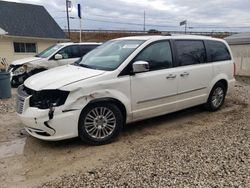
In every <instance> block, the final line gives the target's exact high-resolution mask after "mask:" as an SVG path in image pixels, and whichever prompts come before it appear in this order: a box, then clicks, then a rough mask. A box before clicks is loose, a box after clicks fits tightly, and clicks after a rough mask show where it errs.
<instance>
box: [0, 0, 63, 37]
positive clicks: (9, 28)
mask: <svg viewBox="0 0 250 188" xmlns="http://www.w3.org/2000/svg"><path fill="white" fill-rule="evenodd" d="M0 28H1V29H2V30H4V31H6V32H7V33H8V35H9V36H23V37H38V38H49V39H66V36H65V34H64V32H63V31H62V29H61V28H60V27H59V25H58V24H57V23H56V22H55V20H54V19H53V18H52V17H51V16H50V14H49V13H48V11H47V10H46V9H45V8H44V7H43V6H39V5H31V4H23V3H14V2H6V1H0Z"/></svg>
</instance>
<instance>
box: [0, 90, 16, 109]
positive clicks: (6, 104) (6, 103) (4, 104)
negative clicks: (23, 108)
mask: <svg viewBox="0 0 250 188" xmlns="http://www.w3.org/2000/svg"><path fill="white" fill-rule="evenodd" d="M11 92H12V97H11V98H9V99H0V114H6V113H12V112H15V106H16V104H15V100H16V97H15V96H16V89H12V91H11Z"/></svg>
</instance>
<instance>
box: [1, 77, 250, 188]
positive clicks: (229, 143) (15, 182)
mask: <svg viewBox="0 0 250 188" xmlns="http://www.w3.org/2000/svg"><path fill="white" fill-rule="evenodd" d="M13 92H14V95H13V98H12V99H8V100H1V101H0V112H1V113H0V120H1V121H0V124H1V126H0V133H1V137H0V181H1V186H2V187H101V186H102V187H103V186H124V187H127V186H129V187H167V186H169V187H185V186H186V187H250V175H249V174H250V139H249V138H250V116H249V114H250V106H249V103H250V85H249V84H247V83H243V82H237V84H236V86H235V88H234V91H233V92H232V93H230V94H229V95H228V96H227V98H226V101H225V104H224V106H223V107H222V109H221V110H219V111H218V112H213V113H211V112H207V111H205V110H203V109H202V108H200V107H195V108H191V109H187V110H184V111H181V112H176V113H173V114H169V115H165V116H161V117H157V118H153V119H149V120H145V121H141V122H137V123H134V124H130V125H126V127H125V128H124V130H123V132H122V133H121V135H120V136H119V137H118V139H116V140H115V142H113V143H111V144H109V145H104V146H98V147H97V146H95V147H94V146H88V145H85V144H83V143H82V142H81V141H80V140H79V139H71V140H66V141H60V142H45V141H40V140H37V139H35V138H32V137H30V136H28V135H27V134H26V133H25V131H24V130H23V125H22V124H21V122H20V121H19V119H18V118H17V116H16V114H15V113H14V103H15V101H14V96H15V91H14V90H13Z"/></svg>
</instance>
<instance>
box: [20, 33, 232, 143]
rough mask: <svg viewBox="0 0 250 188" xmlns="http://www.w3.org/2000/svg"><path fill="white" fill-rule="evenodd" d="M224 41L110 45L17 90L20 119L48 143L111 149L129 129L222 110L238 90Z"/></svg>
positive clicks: (162, 39) (144, 39) (171, 39)
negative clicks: (200, 108) (73, 141)
mask: <svg viewBox="0 0 250 188" xmlns="http://www.w3.org/2000/svg"><path fill="white" fill-rule="evenodd" d="M234 71H235V70H234V61H233V58H232V55H231V51H230V48H229V46H228V44H227V43H226V42H225V41H224V40H220V39H213V38H210V37H202V36H139V37H127V38H119V39H115V40H111V41H108V42H106V43H104V44H103V45H101V46H100V47H98V48H96V49H94V50H93V51H91V52H90V53H88V54H87V55H86V56H84V57H83V58H82V60H81V62H80V63H79V64H76V65H67V66H62V67H58V68H56V69H52V70H48V71H45V72H42V73H39V74H36V75H34V76H32V77H31V78H28V79H27V80H26V81H25V83H24V85H22V86H20V87H19V88H18V96H17V113H18V114H19V116H20V118H21V120H22V122H23V123H24V124H25V129H26V131H27V132H28V133H29V134H30V135H32V136H34V137H36V138H39V139H42V140H49V141H51V140H62V139H68V138H73V137H77V136H79V137H80V138H81V139H82V140H83V141H85V142H87V143H90V144H105V143H108V142H110V141H112V140H113V139H114V138H115V137H116V136H117V135H118V134H119V132H120V131H121V130H122V127H123V126H124V124H126V123H130V122H135V121H138V120H143V119H146V118H151V117H155V116H159V115H163V114H167V113H170V112H174V111H178V110H181V109H185V108H189V107H192V106H196V105H201V104H204V105H205V106H206V107H207V109H209V110H211V111H216V110H218V109H219V108H220V107H221V106H222V104H223V102H224V99H225V96H226V94H227V92H228V91H229V90H230V88H232V86H233V84H234V81H235V79H234Z"/></svg>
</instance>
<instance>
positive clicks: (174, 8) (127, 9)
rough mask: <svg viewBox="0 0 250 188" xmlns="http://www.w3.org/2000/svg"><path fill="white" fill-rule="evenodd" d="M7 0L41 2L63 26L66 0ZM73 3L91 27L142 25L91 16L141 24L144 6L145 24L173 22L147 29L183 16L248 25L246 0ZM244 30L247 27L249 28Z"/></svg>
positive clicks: (202, 22)
mask: <svg viewBox="0 0 250 188" xmlns="http://www.w3.org/2000/svg"><path fill="white" fill-rule="evenodd" d="M9 1H12V2H23V3H32V4H39V5H43V6H45V8H46V9H47V10H48V11H49V12H50V14H51V15H52V16H53V17H54V18H55V19H56V21H57V22H58V23H59V25H60V26H61V27H62V28H64V27H65V25H66V18H65V16H66V14H65V0H51V1H48V0H9ZM72 3H73V5H74V8H73V10H72V12H71V13H70V15H71V16H77V10H76V4H77V3H82V7H83V15H84V17H85V18H88V19H92V20H86V19H85V20H84V27H85V28H92V29H99V28H101V29H142V26H141V25H138V26H136V25H128V24H117V23H107V22H97V21H94V20H105V21H112V22H126V23H127V22H129V23H138V24H142V23H143V12H144V10H145V11H146V24H147V25H170V26H176V27H156V26H147V29H151V28H156V29H161V30H178V29H180V27H179V26H178V24H179V22H180V21H182V20H184V19H187V20H188V23H189V25H190V26H197V27H198V26H208V25H209V26H211V25H212V26H214V28H207V29H206V30H216V29H217V30H223V29H222V28H218V27H221V26H228V27H239V26H250V23H249V20H250V11H249V7H250V1H249V0H210V1H201V0H185V1H183V0H136V1H135V0H109V1H107V0H98V1H97V0H72ZM101 15H103V16H101ZM71 27H72V28H77V27H78V20H71ZM197 30H198V29H197ZM199 30H201V29H199ZM203 30H205V29H203ZM224 30H225V28H224ZM227 30H229V31H232V30H237V28H232V29H230V28H227ZM238 30H239V29H238ZM240 30H243V29H242V28H241V29H240ZM245 30H250V28H246V29H245Z"/></svg>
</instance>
